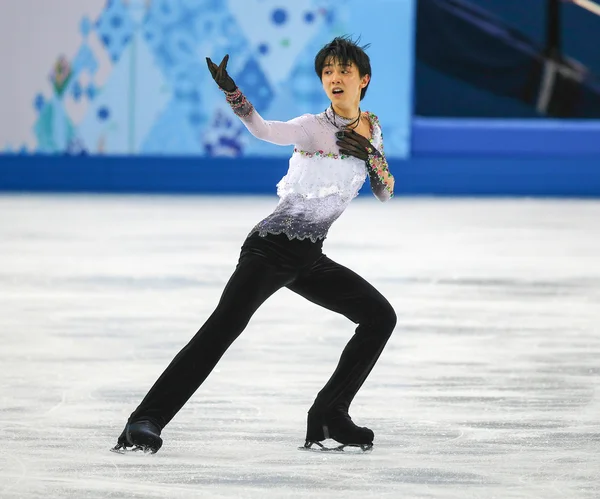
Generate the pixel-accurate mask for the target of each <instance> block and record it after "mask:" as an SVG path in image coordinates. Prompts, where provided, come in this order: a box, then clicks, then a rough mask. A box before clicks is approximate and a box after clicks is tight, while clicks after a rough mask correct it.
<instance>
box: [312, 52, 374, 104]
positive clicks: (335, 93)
mask: <svg viewBox="0 0 600 499" xmlns="http://www.w3.org/2000/svg"><path fill="white" fill-rule="evenodd" d="M369 80H370V75H368V74H366V75H364V76H361V75H360V72H359V70H358V67H357V66H356V64H355V63H354V62H352V61H348V62H347V63H345V64H344V63H343V62H341V61H340V60H339V59H336V58H334V57H329V58H327V59H326V60H325V64H324V65H323V71H322V73H321V82H322V83H323V89H324V90H325V93H326V94H327V97H329V100H331V102H332V104H333V105H334V107H337V108H339V109H354V108H358V105H359V103H360V98H361V92H362V90H363V88H365V87H366V86H367V85H368V84H369Z"/></svg>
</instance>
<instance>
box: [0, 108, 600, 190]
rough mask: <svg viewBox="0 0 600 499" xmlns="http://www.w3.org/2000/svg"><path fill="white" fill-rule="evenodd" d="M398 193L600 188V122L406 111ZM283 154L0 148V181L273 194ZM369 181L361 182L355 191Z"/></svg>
mask: <svg viewBox="0 0 600 499" xmlns="http://www.w3.org/2000/svg"><path fill="white" fill-rule="evenodd" d="M412 150H413V156H412V157H411V158H410V159H407V160H402V159H394V158H389V163H390V168H391V170H392V172H393V173H394V175H395V177H396V194H397V195H440V196H444V195H447V196H552V197H556V196H559V197H560V196H567V197H581V196H584V197H597V196H600V122H565V121H562V120H561V121H558V120H554V121H553V120H541V121H538V120H531V121H512V120H509V121H507V120H439V119H415V122H414V126H413V135H412ZM286 170H287V159H286V158H262V157H244V158H239V159H220V158H204V157H189V156H185V157H172V156H171V157H160V156H153V157H145V156H59V155H56V156H47V155H34V156H27V155H3V156H0V191H4V192H99V193H102V192H106V193H165V194H185V193H189V194H274V193H275V184H276V183H277V182H278V181H279V180H280V179H281V177H282V176H283V175H284V174H285V172H286ZM367 190H368V186H365V187H363V192H364V191H367Z"/></svg>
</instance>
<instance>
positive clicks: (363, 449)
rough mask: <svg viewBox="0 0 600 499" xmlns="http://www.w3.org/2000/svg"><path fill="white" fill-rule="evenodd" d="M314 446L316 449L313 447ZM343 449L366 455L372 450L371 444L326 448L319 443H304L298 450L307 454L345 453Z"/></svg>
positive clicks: (341, 445)
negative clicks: (307, 452)
mask: <svg viewBox="0 0 600 499" xmlns="http://www.w3.org/2000/svg"><path fill="white" fill-rule="evenodd" d="M313 445H316V447H313ZM345 449H357V450H355V451H353V452H355V453H367V452H371V451H372V450H373V444H340V445H337V446H336V447H326V446H324V445H323V444H322V443H321V442H306V443H305V444H304V445H302V446H300V447H298V450H303V451H309V452H345Z"/></svg>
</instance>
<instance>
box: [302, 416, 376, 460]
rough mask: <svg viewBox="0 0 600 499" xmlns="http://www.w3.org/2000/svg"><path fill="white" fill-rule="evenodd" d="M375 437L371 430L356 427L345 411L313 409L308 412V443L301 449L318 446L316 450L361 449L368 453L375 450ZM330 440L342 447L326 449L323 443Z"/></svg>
mask: <svg viewBox="0 0 600 499" xmlns="http://www.w3.org/2000/svg"><path fill="white" fill-rule="evenodd" d="M374 436H375V435H374V434H373V431H372V430H370V429H369V428H364V427H360V426H357V425H355V424H354V422H353V421H352V419H351V418H350V416H349V415H348V412H346V411H344V410H333V411H328V412H321V411H316V410H312V409H311V410H310V411H308V422H307V430H306V442H305V443H304V447H301V449H302V448H303V449H312V446H313V445H316V446H317V449H315V450H323V451H343V450H344V448H345V447H359V448H360V449H361V450H362V451H364V452H366V451H370V450H371V449H372V448H373V438H374ZM328 438H332V439H333V440H336V441H337V442H339V443H340V445H339V446H337V447H333V448H329V447H325V446H324V445H323V444H322V443H321V441H322V440H326V439H328Z"/></svg>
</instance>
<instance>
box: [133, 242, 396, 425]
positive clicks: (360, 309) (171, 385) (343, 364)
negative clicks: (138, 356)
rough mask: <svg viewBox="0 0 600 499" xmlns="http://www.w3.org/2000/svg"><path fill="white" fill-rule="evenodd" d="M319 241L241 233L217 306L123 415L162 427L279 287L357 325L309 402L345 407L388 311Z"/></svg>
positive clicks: (389, 319) (368, 365)
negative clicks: (234, 262) (242, 237)
mask: <svg viewBox="0 0 600 499" xmlns="http://www.w3.org/2000/svg"><path fill="white" fill-rule="evenodd" d="M321 247H322V242H317V243H313V242H311V241H310V240H308V239H305V240H302V241H300V240H297V239H293V240H291V241H290V240H289V239H288V238H287V236H285V235H278V236H274V235H267V236H266V237H260V236H259V235H258V234H253V235H251V236H249V237H248V238H247V239H246V241H245V242H244V244H243V246H242V251H241V254H240V258H239V262H238V264H237V266H236V268H235V271H234V273H233V275H232V276H231V278H230V279H229V282H228V283H227V285H226V286H225V290H224V291H223V295H222V296H221V299H220V301H219V304H218V305H217V308H216V309H215V311H214V312H213V314H212V315H211V316H210V317H209V318H208V320H207V321H206V322H205V324H204V325H203V326H202V327H201V328H200V330H199V331H198V333H197V334H196V335H195V336H194V337H193V338H192V339H191V341H190V342H189V343H188V344H187V345H186V346H185V347H184V348H183V349H182V350H181V351H180V352H179V353H178V354H177V355H176V357H175V358H174V359H173V360H172V361H171V363H170V364H169V366H168V367H167V368H166V370H165V371H164V372H163V374H162V375H161V376H160V377H159V378H158V380H157V381H156V383H155V384H154V386H152V388H151V389H150V391H149V392H148V394H147V395H146V396H145V397H144V399H143V400H142V402H141V404H140V405H139V407H138V408H137V409H136V410H135V411H134V412H133V414H132V415H131V416H130V418H129V421H130V422H131V421H136V420H140V419H148V420H151V421H153V422H155V423H156V424H158V425H159V426H160V427H161V428H164V427H165V426H166V425H167V424H168V423H169V421H171V419H172V418H173V417H174V416H175V414H177V412H178V411H179V410H180V409H181V408H182V407H183V405H184V404H185V403H186V402H187V400H188V399H189V398H190V397H191V396H192V395H193V394H194V392H195V391H196V390H197V389H198V387H199V386H200V385H201V384H202V382H203V381H204V380H205V379H206V378H207V377H208V375H209V374H210V372H211V371H212V370H213V368H214V367H215V365H216V364H217V362H218V361H219V359H220V358H221V357H222V356H223V354H224V353H225V351H226V350H227V349H228V348H229V346H230V345H231V344H232V343H233V341H234V340H235V339H236V338H237V337H238V336H239V335H240V334H241V332H242V331H243V330H244V328H245V327H246V325H247V324H248V322H249V321H250V318H251V317H252V315H253V314H254V312H256V310H257V309H258V307H260V305H261V304H262V303H263V302H264V301H265V300H266V299H267V298H269V296H271V295H272V294H273V293H275V291H277V290H278V289H280V288H282V287H284V286H285V287H287V288H288V289H290V290H292V291H294V292H295V293H298V294H299V295H301V296H303V297H304V298H306V299H307V300H310V301H311V302H313V303H316V304H317V305H321V306H322V307H325V308H327V309H329V310H332V311H334V312H338V313H340V314H342V315H344V316H346V317H347V318H348V319H350V320H351V321H352V322H354V323H355V324H357V325H358V327H357V328H356V331H355V334H354V335H353V336H352V338H351V339H350V341H349V342H348V344H347V346H346V347H345V349H344V351H343V352H342V356H341V358H340V361H339V364H338V366H337V368H336V370H335V372H334V373H333V375H332V376H331V378H330V379H329V381H328V382H327V384H326V385H325V387H324V388H323V389H322V390H321V391H320V392H319V394H318V395H317V398H316V400H315V402H314V404H313V408H315V409H317V410H325V411H326V410H329V409H333V408H336V409H341V410H346V411H347V410H348V407H349V405H350V403H351V402H352V399H353V398H354V396H355V395H356V393H357V392H358V390H359V389H360V387H361V386H362V384H363V383H364V381H365V379H366V378H367V376H368V375H369V373H370V372H371V369H372V368H373V366H374V365H375V362H376V361H377V359H378V358H379V356H380V354H381V351H382V350H383V348H384V346H385V344H386V342H387V340H388V338H389V337H390V335H391V333H392V331H393V329H394V326H395V325H396V314H395V313H394V310H393V308H392V307H391V305H390V304H389V303H388V301H387V300H386V299H385V298H384V297H383V296H382V295H381V294H380V293H379V292H378V291H377V290H376V289H375V288H374V287H373V286H371V284H369V283H368V282H367V281H365V280H364V279H363V278H362V277H360V276H359V275H357V274H356V273H354V272H352V271H351V270H349V269H347V268H345V267H343V266H342V265H339V264H337V263H335V262H334V261H332V260H330V259H329V258H327V256H325V255H324V254H323V253H322V251H321ZM382 265H385V263H384V262H382Z"/></svg>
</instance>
